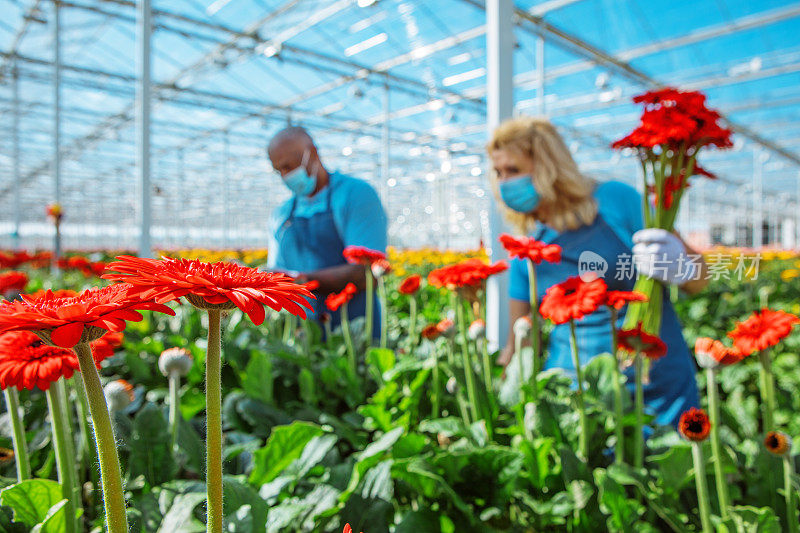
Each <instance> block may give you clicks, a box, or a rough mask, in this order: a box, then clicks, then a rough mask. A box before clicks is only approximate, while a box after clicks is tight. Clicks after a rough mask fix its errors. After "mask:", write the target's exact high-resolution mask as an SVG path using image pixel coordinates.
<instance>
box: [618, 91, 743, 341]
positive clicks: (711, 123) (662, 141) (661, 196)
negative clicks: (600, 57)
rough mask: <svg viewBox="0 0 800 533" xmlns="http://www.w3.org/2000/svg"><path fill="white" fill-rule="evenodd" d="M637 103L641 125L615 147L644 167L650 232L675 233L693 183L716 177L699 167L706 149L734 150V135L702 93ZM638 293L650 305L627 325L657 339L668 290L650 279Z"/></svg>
mask: <svg viewBox="0 0 800 533" xmlns="http://www.w3.org/2000/svg"><path fill="white" fill-rule="evenodd" d="M633 101H634V102H635V103H640V104H643V105H644V111H643V112H642V115H641V118H640V122H639V124H638V126H637V127H636V128H635V129H634V130H633V131H632V132H631V133H629V134H628V135H626V136H625V137H623V138H622V139H619V140H617V141H615V142H614V143H613V144H612V145H611V146H612V147H613V148H616V149H626V150H633V151H635V152H636V154H637V156H638V158H639V160H640V162H641V165H642V179H643V181H644V190H645V191H649V192H650V193H652V194H654V196H655V204H654V207H653V209H651V208H650V204H649V203H648V202H646V201H645V202H644V219H645V227H648V228H661V229H664V230H667V231H672V230H673V228H674V225H675V220H676V217H677V215H678V210H679V209H680V202H681V199H682V197H683V193H684V191H685V190H686V189H687V188H688V187H689V179H690V178H691V177H693V176H698V175H704V176H707V177H710V178H713V177H714V176H713V174H711V173H710V172H708V171H706V170H704V169H702V168H700V167H699V165H698V164H697V157H698V154H699V153H700V151H701V150H705V149H707V147H716V148H720V149H726V148H730V147H731V146H733V144H732V142H731V130H729V129H726V128H724V127H723V126H721V125H720V121H721V119H722V117H721V116H720V114H719V113H718V112H717V111H715V110H713V109H710V108H709V107H708V106H707V105H706V97H705V96H704V95H703V94H702V93H700V92H697V91H680V90H678V89H675V88H671V87H667V88H663V89H658V90H654V91H650V92H647V93H644V94H641V95H639V96H636V97H635V98H634V99H633ZM635 289H636V290H637V291H639V292H641V293H643V294H644V295H645V296H647V301H646V302H642V303H638V304H635V305H632V306H631V308H630V309H629V310H628V313H627V315H626V318H625V326H626V327H629V328H630V327H634V326H636V324H638V323H639V322H641V323H642V324H643V327H644V329H645V331H647V332H649V333H651V334H657V333H658V331H659V330H660V324H661V307H662V300H663V289H664V287H663V286H662V285H661V284H660V283H658V282H657V281H655V280H653V279H651V278H648V277H640V278H639V279H638V280H637V282H636V286H635Z"/></svg>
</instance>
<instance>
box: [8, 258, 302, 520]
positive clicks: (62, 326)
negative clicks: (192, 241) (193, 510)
mask: <svg viewBox="0 0 800 533" xmlns="http://www.w3.org/2000/svg"><path fill="white" fill-rule="evenodd" d="M117 259H118V261H117V262H114V263H111V264H110V265H109V267H108V270H107V273H106V274H105V275H104V277H105V278H106V279H110V280H113V281H118V282H121V283H116V284H114V285H111V286H108V287H103V288H93V289H89V290H86V291H84V292H82V293H80V294H78V295H75V296H71V295H65V296H56V295H55V294H53V293H52V292H50V291H48V292H46V293H45V294H43V295H41V296H37V297H34V296H25V295H23V296H22V297H21V300H19V301H13V302H8V301H3V302H0V333H5V332H14V331H29V332H33V333H34V334H36V336H38V339H39V340H35V341H32V340H31V339H22V340H21V341H20V342H23V343H27V344H26V346H27V348H26V350H27V351H25V352H21V353H22V354H23V356H24V354H26V353H33V352H31V350H38V352H37V353H36V354H34V355H33V356H30V357H28V356H24V357H23V358H22V359H19V358H18V359H17V360H16V361H13V362H12V361H10V360H9V359H8V358H0V375H2V383H3V386H4V388H8V386H9V385H14V386H19V385H20V384H22V385H27V386H30V385H36V386H39V387H43V388H47V389H48V391H51V390H55V389H57V387H55V388H54V387H52V386H50V387H48V386H47V385H48V383H54V384H58V383H59V380H60V378H61V377H67V378H68V377H70V376H71V375H72V373H73V372H74V371H75V370H80V376H81V378H82V382H83V386H82V387H81V388H80V392H81V394H83V395H85V399H86V403H87V404H88V406H89V410H90V413H91V418H92V422H93V426H94V434H95V441H96V445H97V453H98V459H99V463H100V469H101V477H102V488H103V499H104V505H105V511H106V522H107V524H108V531H109V532H113V533H116V532H124V531H127V519H126V516H125V500H124V493H123V490H122V479H121V474H120V468H119V458H118V455H117V449H116V441H115V438H114V432H113V429H112V426H111V420H110V418H109V414H108V408H107V405H106V400H105V397H104V395H103V389H102V386H101V383H100V377H99V374H98V372H97V367H96V362H97V361H96V360H95V358H94V357H93V356H92V352H91V349H90V347H89V346H90V343H91V342H92V341H94V340H96V339H98V338H100V337H101V336H102V335H103V334H104V333H106V332H107V331H111V332H119V331H122V330H123V329H124V328H125V323H126V321H139V320H141V319H142V315H141V313H139V311H140V310H151V311H160V312H164V313H168V314H171V315H174V314H175V312H174V311H173V310H172V309H171V308H169V307H167V306H165V305H164V304H165V303H167V302H170V301H178V300H180V298H182V297H185V298H186V299H187V300H188V301H189V302H190V303H191V304H192V305H194V306H195V307H197V308H199V309H203V310H205V311H206V312H207V313H208V324H209V332H208V353H207V355H206V416H207V429H208V431H207V442H206V448H207V463H206V472H207V473H206V477H207V479H206V484H207V491H208V520H207V525H208V531H213V532H221V531H222V419H221V407H222V406H221V383H220V370H221V363H222V359H221V342H220V320H221V316H222V313H223V312H224V311H227V310H231V309H235V308H239V309H240V310H241V311H242V312H243V313H245V314H246V315H247V316H249V317H250V319H251V320H252V321H253V322H254V323H255V324H261V323H262V322H263V321H264V318H265V312H264V306H266V307H269V308H271V309H273V310H275V311H280V310H283V309H285V310H287V311H288V312H289V313H291V314H293V315H296V316H300V317H302V318H305V317H306V312H305V310H304V308H308V309H310V308H311V306H310V304H309V303H308V300H307V298H313V296H312V295H311V293H310V292H309V291H308V289H307V288H306V287H305V286H303V285H298V284H296V283H294V281H293V280H292V278H290V277H288V276H286V275H284V274H277V273H268V272H259V271H257V270H256V269H254V268H248V267H242V266H239V265H235V264H229V263H221V262H220V263H204V262H200V261H195V260H186V259H169V258H163V259H160V260H156V259H143V258H136V257H130V256H120V257H118V258H117ZM42 343H43V344H44V345H47V346H52V347H54V348H52V349H51V348H45V347H42ZM39 352H41V353H39ZM76 359H77V365H76ZM45 361H46V362H45ZM20 379H23V380H24V381H21V382H20V381H19V380H20ZM48 394H49V396H48V400H49V403H50V405H51V411H52V413H51V414H52V420H53V430H54V434H55V433H57V432H58V431H59V430H60V429H63V428H61V425H62V422H63V421H64V416H63V415H62V414H60V412H61V411H60V410H61V405H60V404H59V398H58V396H59V395H60V393H53V394H50V392H48ZM62 433H63V432H62ZM15 440H16V439H15ZM54 440H55V441H56V451H57V453H56V455H57V457H58V458H59V461H58V462H59V478H60V480H61V483H62V488H63V491H64V497H65V498H66V499H67V500H68V507H67V509H68V512H67V517H68V520H67V521H66V522H67V523H69V524H71V525H68V526H67V528H68V529H67V530H68V531H70V532H71V531H74V530H75V527H77V526H76V519H75V518H74V517H75V516H76V513H75V509H76V508H77V505H78V503H77V502H76V501H75V494H77V493H78V491H76V490H74V478H73V476H72V474H71V473H72V471H73V470H74V466H70V465H69V464H67V461H68V457H69V456H70V455H71V451H70V449H69V442H68V441H67V439H66V438H61V437H60V436H57V438H56V439H54ZM17 453H18V454H19V452H17Z"/></svg>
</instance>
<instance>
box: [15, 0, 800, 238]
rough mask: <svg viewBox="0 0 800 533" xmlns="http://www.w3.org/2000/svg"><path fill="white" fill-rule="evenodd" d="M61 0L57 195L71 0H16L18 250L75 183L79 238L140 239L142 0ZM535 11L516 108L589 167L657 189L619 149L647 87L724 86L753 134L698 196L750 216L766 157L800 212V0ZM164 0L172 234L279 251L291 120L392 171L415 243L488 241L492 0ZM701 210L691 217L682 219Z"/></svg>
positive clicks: (724, 155)
mask: <svg viewBox="0 0 800 533" xmlns="http://www.w3.org/2000/svg"><path fill="white" fill-rule="evenodd" d="M58 5H60V6H61V7H60V9H59V19H60V20H59V27H60V40H61V47H60V63H61V70H60V76H61V79H60V105H59V106H58V114H59V115H60V117H59V118H60V123H61V127H60V140H59V143H58V144H59V146H60V150H61V158H62V167H61V178H60V186H59V191H58V193H56V189H55V186H54V181H55V180H54V179H53V172H52V161H53V159H54V146H55V135H54V126H53V124H54V118H55V116H56V106H55V105H54V100H55V90H54V87H55V86H56V85H55V83H54V80H55V75H54V73H55V69H54V61H55V58H54V50H55V46H54V28H55V27H56V24H55V23H54V20H55V16H54V12H55V10H54V3H53V2H52V1H39V0H16V1H13V0H0V12H2V13H3V17H2V18H0V64H2V67H1V68H0V72H1V73H2V84H0V109H2V116H3V117H4V127H3V128H2V130H1V131H0V163H1V165H0V210H2V211H0V212H2V213H3V215H2V218H0V232H2V233H3V235H2V236H0V246H7V245H9V244H10V243H11V238H10V231H11V230H12V229H13V227H14V226H13V224H12V213H13V212H14V209H15V205H18V206H19V216H20V217H21V221H22V224H23V227H25V228H26V230H25V233H26V234H27V235H29V236H30V241H29V242H34V243H37V244H42V243H44V242H46V241H45V240H44V238H45V236H46V235H47V231H49V228H48V227H47V226H46V221H45V219H44V206H45V205H46V204H48V203H51V202H53V201H54V200H55V199H56V194H58V199H59V200H60V203H61V204H62V205H63V207H64V211H65V213H66V218H65V226H64V232H65V239H66V243H67V245H68V246H82V245H87V244H90V245H98V246H99V245H103V246H120V247H122V246H126V247H130V246H133V245H134V244H133V243H135V242H136V232H137V231H138V228H137V226H136V220H137V198H138V196H137V194H139V193H137V183H138V182H137V178H136V172H135V168H136V128H135V120H134V119H135V94H136V77H137V63H136V57H137V55H136V34H137V25H136V17H137V12H136V5H135V3H134V2H132V1H129V0H105V1H98V0H75V1H59V2H58ZM515 6H516V9H515V11H516V19H515V24H516V30H515V34H514V36H515V40H516V47H515V51H514V58H513V59H514V91H513V95H511V94H509V95H508V98H513V102H514V106H515V112H517V113H521V114H546V115H548V116H549V117H551V119H552V120H553V122H554V123H555V124H556V125H557V126H558V127H559V128H560V130H561V131H562V133H563V134H564V136H565V137H566V139H567V140H568V144H569V147H570V150H571V151H572V152H573V154H574V155H575V157H576V160H577V161H578V163H579V165H580V167H581V169H582V170H583V171H584V172H585V173H587V174H589V175H591V176H594V177H596V178H597V179H599V180H608V179H618V180H622V181H627V182H629V183H632V184H634V183H638V179H639V178H638V175H639V172H640V171H639V167H638V163H637V162H636V160H635V159H634V158H633V157H631V155H630V154H625V153H620V152H616V151H612V150H611V149H610V148H609V145H610V143H611V142H612V141H613V140H614V139H616V138H618V137H620V136H622V135H624V134H625V133H627V132H628V131H629V130H630V129H631V128H632V127H633V126H634V125H635V123H636V121H637V119H638V116H639V113H640V109H639V108H638V106H635V105H634V104H632V103H631V97H632V96H633V95H635V94H638V93H640V92H642V91H643V90H645V89H647V88H650V87H655V86H658V85H661V84H668V85H676V86H679V87H681V88H686V89H697V90H702V91H703V92H705V93H706V94H707V96H708V99H709V103H710V105H711V106H712V107H715V108H718V109H719V110H720V111H721V112H722V113H723V114H724V115H725V116H726V118H727V119H728V120H729V121H730V124H731V125H732V127H733V128H734V129H735V130H736V132H737V135H736V137H735V145H734V148H733V149H732V150H730V151H725V152H712V153H709V154H707V155H706V156H705V157H704V159H703V165H704V167H707V168H709V169H710V170H712V171H714V172H715V173H716V174H717V175H718V176H719V179H718V180H717V181H716V182H704V183H701V184H698V185H697V186H694V187H692V189H690V193H689V197H690V203H691V202H693V201H694V202H696V203H695V204H693V205H695V206H697V209H694V210H691V209H690V210H686V209H685V210H684V211H687V212H688V211H693V212H694V213H695V214H697V213H700V214H701V216H703V217H705V219H706V220H707V219H709V218H710V217H711V216H716V215H715V213H721V214H725V213H728V214H739V215H741V214H743V213H747V211H748V210H749V209H750V204H749V200H750V198H751V197H752V196H753V194H752V193H753V190H754V185H753V176H754V175H755V174H757V173H760V175H761V176H762V178H763V190H764V198H765V200H764V201H765V202H766V205H767V206H768V208H769V211H770V213H771V214H773V215H776V216H777V214H778V213H781V212H784V213H786V214H787V216H788V215H789V214H790V213H794V212H796V211H797V210H798V209H800V208H798V191H800V188H799V185H798V184H799V183H800V179H799V176H800V39H799V38H798V35H799V34H800V4H798V3H797V2H791V1H785V0H764V1H761V2H748V1H734V0H715V1H711V0H704V1H699V2H697V1H694V2H688V1H684V0H678V1H675V0H672V1H667V0H653V1H650V2H647V3H642V2H636V1H632V0H628V1H614V0H545V1H538V2H536V1H527V0H526V1H521V0H517V1H516V2H515ZM153 9H154V13H153V21H154V35H153V50H152V80H153V93H152V96H153V112H152V116H153V122H152V156H153V166H152V178H151V182H152V185H153V211H152V225H153V236H154V237H153V238H154V242H155V243H156V244H157V245H159V246H186V245H203V246H263V245H264V244H265V243H266V234H267V230H266V225H267V220H268V215H269V212H270V210H271V209H272V208H273V207H274V206H276V205H277V204H278V203H280V202H282V201H283V200H285V199H286V198H287V197H288V196H289V193H288V191H287V190H286V189H285V188H284V187H283V186H282V185H281V184H280V180H279V178H278V176H277V175H276V174H275V173H273V172H271V168H269V163H268V161H267V159H266V155H265V146H266V144H267V143H268V141H269V139H270V137H271V136H272V135H273V134H274V133H275V132H276V131H277V130H279V129H281V128H282V127H284V126H285V125H286V124H287V123H290V122H291V123H293V124H300V125H304V126H306V127H307V128H308V129H309V130H310V132H311V133H312V135H313V136H314V137H315V140H316V141H317V143H318V145H319V147H320V151H321V155H322V157H323V161H325V162H326V164H327V165H329V166H330V167H332V168H338V169H341V170H342V171H345V172H348V173H351V174H353V175H355V176H358V177H362V178H364V179H368V180H370V181H371V182H372V183H373V184H374V185H375V187H376V189H378V190H379V191H380V193H381V195H382V197H383V200H384V204H385V205H386V207H387V209H388V211H389V214H390V222H391V227H390V234H391V240H392V241H393V242H394V243H396V244H401V245H412V244H413V245H418V244H420V243H427V244H435V245H439V246H455V247H474V246H476V245H477V244H478V239H479V238H480V237H481V236H484V238H485V237H486V236H487V235H488V230H487V225H488V215H487V209H488V203H489V197H490V196H491V190H490V188H489V187H488V181H487V178H486V175H485V172H486V167H487V163H486V160H485V154H484V145H485V142H486V137H487V131H486V101H485V99H486V83H487V80H486V61H487V58H486V14H485V10H484V4H483V1H482V0H378V1H368V0H213V1H210V0H202V1H200V0H197V1H196V0H170V1H169V2H167V1H163V0H161V1H157V2H154V5H153ZM542 59H543V60H542ZM15 62H16V66H17V73H18V80H19V81H18V84H17V90H18V94H17V100H16V103H17V104H18V106H17V107H16V109H18V110H19V115H18V116H19V128H18V132H19V133H18V136H15V135H14V127H13V126H12V116H13V115H14V113H13V111H14V109H15V95H14V83H13V79H14V69H13V65H14V63H15ZM542 73H543V76H542ZM542 87H543V90H544V97H543V98H542V94H541V90H542ZM387 135H388V147H389V149H388V153H387V151H386V148H385V143H384V138H385V137H384V136H387ZM15 140H16V141H17V142H15ZM15 147H18V149H19V158H18V161H19V176H20V179H21V183H22V187H21V189H20V195H21V196H20V198H19V201H17V200H15V196H14V161H15V153H16V151H15ZM386 157H388V165H386V164H385V161H386V159H385V158H386ZM383 167H387V168H385V169H384V168H383ZM720 216H722V215H720ZM741 216H744V215H741ZM792 216H793V215H792ZM697 220H698V219H696V218H693V217H689V216H688V215H687V216H686V217H685V218H684V219H683V221H682V224H683V227H684V228H688V229H691V227H692V225H693V224H697V223H698V222H697ZM37 238H41V239H42V240H38V241H37V240H36V239H37Z"/></svg>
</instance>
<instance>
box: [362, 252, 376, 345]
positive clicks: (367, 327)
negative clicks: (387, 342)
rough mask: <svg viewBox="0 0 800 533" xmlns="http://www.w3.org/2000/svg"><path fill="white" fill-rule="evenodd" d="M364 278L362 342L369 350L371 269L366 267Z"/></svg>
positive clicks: (370, 343)
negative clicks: (365, 287) (365, 284)
mask: <svg viewBox="0 0 800 533" xmlns="http://www.w3.org/2000/svg"><path fill="white" fill-rule="evenodd" d="M365 277H366V280H367V291H366V292H367V305H366V308H365V310H364V342H365V343H366V344H365V346H366V347H367V349H369V348H370V347H372V312H373V309H372V293H373V291H374V289H373V278H372V269H371V268H370V266H369V265H367V267H366V273H365Z"/></svg>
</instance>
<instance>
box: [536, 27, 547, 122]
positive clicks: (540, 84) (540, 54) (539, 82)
mask: <svg viewBox="0 0 800 533" xmlns="http://www.w3.org/2000/svg"><path fill="white" fill-rule="evenodd" d="M536 96H537V100H538V104H539V105H538V110H539V115H541V116H544V115H545V114H546V113H547V110H546V107H545V103H544V37H543V36H541V35H539V36H538V37H537V38H536Z"/></svg>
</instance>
